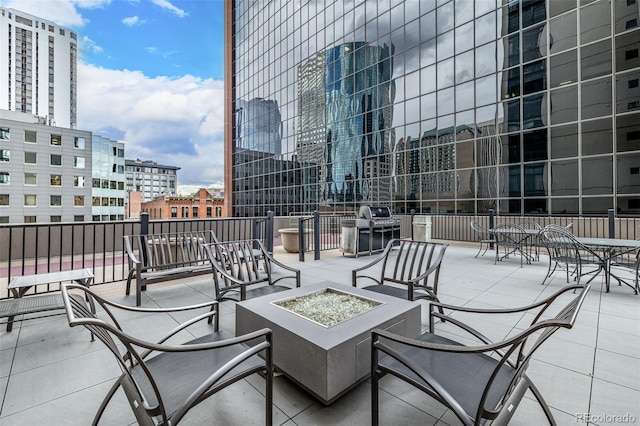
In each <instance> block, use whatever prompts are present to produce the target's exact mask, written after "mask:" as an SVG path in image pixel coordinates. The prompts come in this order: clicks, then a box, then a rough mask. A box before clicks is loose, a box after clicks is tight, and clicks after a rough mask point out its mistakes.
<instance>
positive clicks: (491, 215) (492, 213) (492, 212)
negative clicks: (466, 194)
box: [489, 209, 495, 249]
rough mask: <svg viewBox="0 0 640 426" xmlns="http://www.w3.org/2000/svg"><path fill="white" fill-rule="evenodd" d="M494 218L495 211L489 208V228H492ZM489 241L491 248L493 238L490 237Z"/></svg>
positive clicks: (491, 247)
mask: <svg viewBox="0 0 640 426" xmlns="http://www.w3.org/2000/svg"><path fill="white" fill-rule="evenodd" d="M494 220H495V212H494V211H493V209H489V229H493V227H494V225H495V224H494ZM491 241H492V242H491V243H489V248H490V249H493V238H492V239H491Z"/></svg>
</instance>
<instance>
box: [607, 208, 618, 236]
mask: <svg viewBox="0 0 640 426" xmlns="http://www.w3.org/2000/svg"><path fill="white" fill-rule="evenodd" d="M608 213H609V238H615V237H616V212H615V210H613V209H609V210H608Z"/></svg>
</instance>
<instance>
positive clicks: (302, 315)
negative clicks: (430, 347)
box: [236, 281, 422, 404]
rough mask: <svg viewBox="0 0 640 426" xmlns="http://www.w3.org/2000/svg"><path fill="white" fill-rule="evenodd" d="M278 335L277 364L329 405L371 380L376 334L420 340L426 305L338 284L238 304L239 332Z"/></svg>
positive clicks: (275, 344) (275, 338) (275, 345)
mask: <svg viewBox="0 0 640 426" xmlns="http://www.w3.org/2000/svg"><path fill="white" fill-rule="evenodd" d="M263 327H268V328H270V329H271V330H272V331H273V363H274V365H275V366H276V368H277V369H278V370H279V371H280V372H282V373H284V374H285V375H286V376H287V377H289V378H290V379H291V380H293V381H294V382H296V383H298V384H299V385H300V386H302V387H304V388H305V389H306V390H307V391H309V392H310V393H311V394H312V395H314V396H315V397H316V398H318V400H320V401H321V402H322V403H323V404H331V403H332V402H333V401H335V400H336V399H337V398H339V397H340V395H343V394H344V393H345V392H347V391H349V389H351V388H353V387H354V386H356V385H357V384H358V383H360V382H362V381H363V380H365V379H366V378H367V377H369V374H370V372H371V330H372V329H373V328H382V329H385V330H389V331H391V332H393V333H397V334H401V335H403V336H408V337H416V336H417V335H419V334H420V330H421V327H422V324H421V321H420V304H419V303H415V302H410V301H408V300H402V299H399V298H397V297H391V296H387V295H384V294H378V293H372V292H370V291H368V290H363V289H360V288H355V287H351V286H345V285H342V284H339V283H335V282H328V281H325V282H322V283H316V284H308V285H303V286H301V287H298V288H294V289H291V290H287V291H286V292H284V293H274V294H268V295H266V296H262V297H256V298H253V299H249V300H245V301H242V302H239V303H238V304H236V333H237V335H241V334H245V333H248V332H251V331H255V330H259V329H261V328H263Z"/></svg>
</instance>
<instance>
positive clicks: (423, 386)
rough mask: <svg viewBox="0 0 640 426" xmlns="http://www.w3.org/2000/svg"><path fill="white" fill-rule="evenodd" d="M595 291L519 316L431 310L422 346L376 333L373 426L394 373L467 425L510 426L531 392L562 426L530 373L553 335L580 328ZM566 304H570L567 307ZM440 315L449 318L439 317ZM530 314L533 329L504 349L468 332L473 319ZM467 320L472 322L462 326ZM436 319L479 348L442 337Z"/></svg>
mask: <svg viewBox="0 0 640 426" xmlns="http://www.w3.org/2000/svg"><path fill="white" fill-rule="evenodd" d="M576 290H580V292H579V293H578V294H577V295H576V294H573V292H574V291H576ZM588 290H589V286H588V285H582V286H581V285H572V286H566V287H564V288H563V289H561V290H560V291H558V292H556V293H555V294H554V295H552V296H550V297H548V298H547V299H545V300H542V301H540V302H538V303H535V304H532V305H529V306H525V307H522V308H516V309H496V310H492V309H474V308H466V307H457V306H450V305H444V304H441V303H432V304H431V308H430V312H429V324H430V332H428V333H424V334H422V335H421V336H420V337H418V338H417V339H411V338H407V337H403V336H400V335H397V334H394V333H391V332H389V331H385V330H382V329H375V330H373V331H372V338H371V346H372V353H371V356H372V362H371V409H372V413H371V416H372V424H373V425H378V423H379V422H380V412H379V411H380V402H379V399H378V387H379V382H380V379H381V377H382V376H384V375H386V374H392V375H393V376H395V377H397V378H399V379H400V380H403V381H405V382H407V383H408V384H410V385H412V386H414V387H415V388H417V389H419V390H420V391H422V392H424V393H426V394H428V395H430V396H431V397H433V398H434V399H436V400H437V401H439V402H440V403H442V404H444V405H445V406H447V407H448V408H449V409H450V410H451V411H452V412H453V413H454V414H455V415H456V416H457V418H458V419H460V421H461V422H462V423H463V424H465V425H487V424H500V425H505V424H507V423H508V422H509V419H510V418H511V416H512V415H513V413H514V412H515V410H516V409H517V407H518V404H519V403H520V401H521V400H522V398H523V396H524V394H525V392H526V391H527V390H531V391H532V393H533V395H534V396H535V398H536V399H537V400H538V402H539V404H540V406H541V407H542V409H543V410H544V413H545V415H546V417H547V419H548V421H549V423H550V424H552V425H555V421H554V419H553V415H552V413H551V410H550V408H549V406H548V405H547V403H546V402H545V400H544V399H543V397H542V395H541V394H540V391H539V390H538V389H537V388H536V386H535V385H534V384H533V382H532V381H531V379H530V378H529V377H528V376H527V374H526V372H527V367H528V365H529V361H530V359H531V356H532V355H533V353H534V352H535V351H536V349H538V348H539V347H540V345H542V344H543V343H544V342H545V341H546V340H547V339H548V338H549V337H550V336H551V335H552V334H553V333H555V332H556V331H557V330H558V329H560V328H567V329H570V328H572V327H573V325H574V323H575V320H576V316H577V314H578V311H579V309H580V306H581V305H582V302H583V301H584V298H585V296H586V294H587V291H588ZM566 298H570V301H569V302H568V303H566ZM565 303H566V304H565ZM441 309H443V310H444V311H446V312H447V314H446V315H444V314H442V313H439V312H438V311H439V310H441ZM527 312H528V313H532V314H533V315H532V318H533V320H532V322H531V324H530V325H529V327H528V328H526V329H524V330H517V331H518V332H517V333H514V334H512V335H510V336H509V337H507V338H505V339H504V340H503V341H500V342H495V343H494V342H491V341H490V340H489V339H487V338H486V337H484V335H483V334H482V333H481V332H479V331H477V330H475V329H473V328H472V327H471V326H470V325H469V324H470V322H469V321H473V318H478V319H481V320H482V319H484V320H486V319H487V318H486V317H487V316H491V315H499V314H513V313H522V314H524V313H527ZM461 314H462V315H464V318H465V320H467V322H462V321H461V320H460V319H458V318H459V315H461ZM482 317H484V318H482ZM435 318H440V319H442V320H443V321H444V320H445V319H446V323H450V324H452V326H456V327H459V329H461V330H458V329H457V328H456V329H451V330H453V332H454V333H457V332H458V331H462V332H468V333H469V334H470V335H471V338H474V339H477V340H478V341H479V343H478V344H477V345H473V346H469V345H463V344H461V343H459V342H456V341H454V340H451V339H449V338H446V337H443V336H440V335H436V334H435V330H434V320H435ZM471 324H472V323H471ZM570 385H571V384H570V383H567V386H570Z"/></svg>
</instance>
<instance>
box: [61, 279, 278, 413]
mask: <svg viewBox="0 0 640 426" xmlns="http://www.w3.org/2000/svg"><path fill="white" fill-rule="evenodd" d="M61 290H62V297H63V299H64V304H65V309H66V313H67V319H68V321H69V325H70V326H71V327H75V326H78V325H82V326H84V327H86V328H87V329H89V331H91V332H92V333H93V335H95V336H97V337H98V339H100V340H101V341H102V342H103V343H104V344H105V345H106V346H107V348H108V349H109V350H110V351H111V352H112V353H113V354H114V355H115V357H116V359H117V361H118V364H119V366H120V368H121V370H122V375H121V376H120V377H119V378H118V380H116V382H115V383H114V384H113V386H112V387H111V389H110V390H109V392H108V393H107V395H106V397H105V399H104V400H103V401H102V404H101V405H100V407H99V409H98V412H97V413H96V415H95V417H94V420H93V424H94V425H96V424H98V422H99V421H100V418H101V417H102V414H103V412H104V410H105V409H106V407H107V405H108V404H109V402H110V400H111V398H112V397H113V395H114V394H115V392H116V391H117V390H118V389H119V388H120V387H122V389H123V390H124V393H125V395H126V397H127V399H128V401H129V404H130V405H131V409H132V410H133V412H134V414H135V416H136V419H137V421H138V424H141V425H152V424H163V425H176V424H178V423H179V422H180V420H182V419H183V417H184V416H185V415H186V414H187V413H188V411H189V410H190V409H191V408H193V407H194V406H196V405H197V404H199V403H201V402H202V401H204V400H205V399H207V398H209V397H211V396H212V395H214V394H215V393H216V392H218V391H220V390H222V389H224V388H226V387H227V386H229V385H231V384H233V383H235V382H237V381H238V380H241V379H243V378H245V377H247V376H249V375H252V374H254V373H261V374H263V375H264V377H265V379H266V390H265V399H266V400H265V405H266V406H265V422H266V424H267V425H271V424H272V414H273V405H272V402H273V401H272V398H273V359H272V344H271V342H272V340H271V330H269V329H266V328H265V329H262V330H258V331H255V332H253V333H248V334H245V335H243V336H238V337H233V336H232V335H229V334H227V333H224V332H222V331H219V329H218V326H219V320H218V302H216V301H212V302H209V303H203V304H199V305H193V306H186V307H181V308H166V309H165V308H157V309H153V308H137V307H130V306H124V305H120V304H116V303H113V302H110V301H108V300H106V299H103V298H102V297H100V296H98V295H96V294H95V293H94V292H92V291H91V290H89V289H87V288H86V287H84V286H80V285H75V284H74V285H71V284H66V285H62V287H61ZM71 291H72V292H73V293H71ZM76 292H79V293H80V294H82V295H83V296H84V295H86V296H89V297H90V298H91V299H92V300H93V301H95V303H96V304H97V305H98V306H99V307H101V308H102V309H103V310H104V312H105V315H102V314H101V315H100V318H99V317H98V316H97V315H96V314H93V313H92V312H91V311H90V310H89V309H87V307H86V305H84V304H82V303H78V300H77V299H76V298H74V297H72V294H74V293H76ZM196 309H200V310H202V309H205V310H206V311H208V312H207V313H204V314H201V315H199V316H196V317H195V318H193V319H191V320H190V321H187V322H185V323H183V324H181V325H179V326H177V327H176V328H174V329H173V330H172V331H170V332H169V333H167V334H166V335H164V336H163V337H162V338H161V339H159V340H157V341H148V340H144V339H143V338H140V337H136V336H133V335H131V334H129V333H128V332H127V331H126V330H124V329H123V328H122V326H121V324H120V323H119V322H118V320H117V319H116V317H117V316H118V315H119V314H122V312H138V313H146V314H155V313H170V314H171V313H178V312H184V311H189V310H196ZM102 318H105V319H102ZM205 319H213V322H214V324H215V325H214V327H213V328H214V331H213V332H212V333H210V334H207V335H204V336H202V337H199V338H196V339H194V340H191V341H189V342H186V343H183V344H169V343H167V341H168V340H169V339H170V338H172V337H174V336H175V335H177V334H178V333H180V332H184V331H185V330H188V329H189V327H190V326H191V325H193V324H196V323H198V322H200V321H202V320H205ZM250 341H251V344H252V345H253V346H251V347H250V346H248V345H247V343H248V342H250ZM260 353H262V354H263V356H264V358H262V357H261V356H259V354H260Z"/></svg>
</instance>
